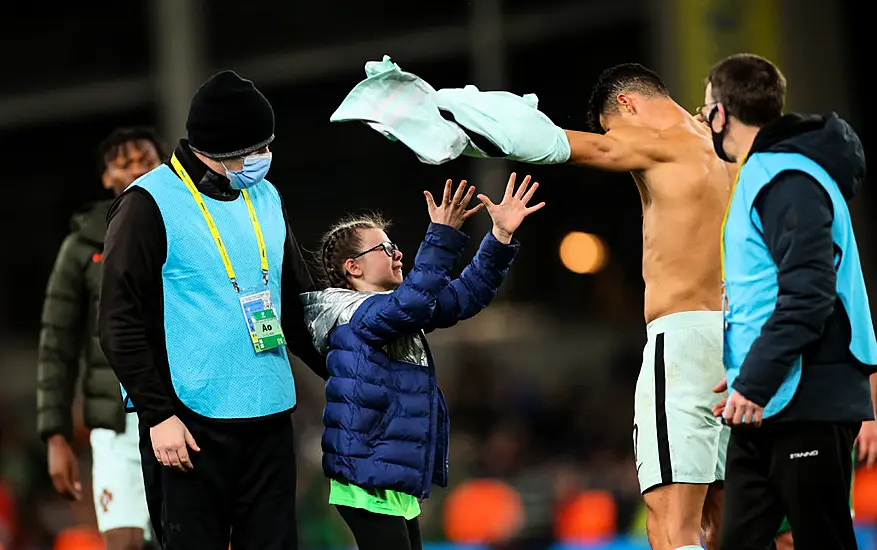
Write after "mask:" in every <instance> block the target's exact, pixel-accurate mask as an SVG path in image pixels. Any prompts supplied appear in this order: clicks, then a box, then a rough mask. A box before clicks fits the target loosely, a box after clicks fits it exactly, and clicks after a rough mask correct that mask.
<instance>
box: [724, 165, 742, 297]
mask: <svg viewBox="0 0 877 550" xmlns="http://www.w3.org/2000/svg"><path fill="white" fill-rule="evenodd" d="M748 157H749V155H746V157H743V162H741V163H740V169H739V170H737V177H735V178H734V183H733V184H732V185H731V195H730V196H729V197H728V207H727V208H725V217H724V218H722V245H721V249H720V255H721V261H722V285H723V286H724V283H725V226H726V225H728V215H729V214H730V213H731V203H732V202H733V201H734V191H735V190H736V189H737V182H738V181H740V173H741V172H743V165H744V164H746V159H747V158H748Z"/></svg>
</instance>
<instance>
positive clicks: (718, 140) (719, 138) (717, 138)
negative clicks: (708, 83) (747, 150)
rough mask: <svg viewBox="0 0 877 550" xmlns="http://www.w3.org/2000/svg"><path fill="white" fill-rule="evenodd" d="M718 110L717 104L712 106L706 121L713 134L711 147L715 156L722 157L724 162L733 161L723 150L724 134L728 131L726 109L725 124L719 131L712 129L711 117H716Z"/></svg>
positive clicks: (726, 113)
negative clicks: (714, 151)
mask: <svg viewBox="0 0 877 550" xmlns="http://www.w3.org/2000/svg"><path fill="white" fill-rule="evenodd" d="M718 112H719V106H718V105H716V106H715V107H714V108H713V112H712V113H710V116H709V119H707V122H708V123H709V125H710V133H711V134H712V135H713V149H715V150H716V156H717V157H719V158H720V159H722V160H723V161H725V162H734V161H733V160H731V158H730V157H728V153H726V152H725V134H727V133H728V111H727V109H726V110H725V126H724V127H722V131H721V132H716V131H714V130H713V119H714V118H716V114H718Z"/></svg>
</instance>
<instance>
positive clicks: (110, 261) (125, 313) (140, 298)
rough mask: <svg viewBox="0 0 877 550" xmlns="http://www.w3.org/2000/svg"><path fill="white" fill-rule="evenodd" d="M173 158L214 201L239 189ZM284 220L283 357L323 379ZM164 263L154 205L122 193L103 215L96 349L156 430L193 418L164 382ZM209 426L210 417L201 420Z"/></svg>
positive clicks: (301, 268) (300, 268) (137, 191)
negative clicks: (299, 361)
mask: <svg viewBox="0 0 877 550" xmlns="http://www.w3.org/2000/svg"><path fill="white" fill-rule="evenodd" d="M176 155H177V158H178V159H179V160H180V162H181V163H182V165H183V167H184V168H185V169H186V172H188V173H189V175H190V176H191V177H192V180H193V181H195V182H198V183H197V184H196V187H197V188H198V190H199V191H200V192H201V193H203V194H204V195H207V196H208V197H210V198H212V199H215V200H220V201H222V200H225V201H228V200H235V199H237V198H238V196H239V195H240V191H236V190H233V189H231V188H230V186H229V182H228V179H227V178H225V177H224V176H221V175H219V174H216V173H214V172H211V171H210V170H209V169H208V168H207V166H205V165H204V163H202V162H201V161H200V160H199V159H198V157H196V156H195V155H194V154H193V153H192V152H191V150H190V149H189V146H188V144H187V143H186V142H185V140H184V141H182V142H180V144H179V145H178V146H177V149H176ZM283 216H284V218H285V219H286V220H287V229H286V243H285V244H284V252H283V276H282V279H281V282H280V284H281V286H282V288H283V293H282V296H283V304H282V311H283V332H284V335H285V336H286V340H287V346H288V347H289V351H291V352H292V353H294V354H295V355H297V356H298V357H299V358H300V359H302V360H303V361H304V362H305V363H306V364H307V365H308V366H309V367H310V368H311V369H312V370H313V371H314V372H316V373H317V374H318V375H320V376H321V377H322V378H323V379H326V378H328V372H327V371H326V363H325V359H324V358H323V357H322V356H321V355H320V354H319V353H318V352H317V350H316V349H315V348H314V346H313V343H312V342H311V337H310V333H309V332H308V330H307V327H306V326H305V322H304V309H303V306H302V304H301V302H300V300H299V298H298V297H299V294H301V293H302V292H308V291H311V290H314V284H313V281H312V279H311V276H310V274H309V273H308V270H307V266H306V264H305V261H304V258H303V257H302V254H301V249H300V248H299V246H298V243H297V242H296V240H295V235H294V234H293V232H292V229H291V228H290V227H289V221H288V220H289V217H288V216H287V214H286V208H285V207H284V208H283ZM166 259H167V234H166V232H165V228H164V222H163V220H162V217H161V212H160V211H159V209H158V205H157V204H155V200H154V199H153V198H152V196H151V195H150V194H149V193H147V192H146V191H145V190H143V189H141V188H139V187H133V188H131V189H130V190H129V191H126V192H125V193H122V195H120V196H119V198H118V199H116V202H115V203H114V204H113V206H112V207H111V208H110V211H109V214H108V229H107V238H106V246H105V252H104V259H103V260H104V261H103V282H102V285H101V300H100V311H99V320H98V323H99V326H100V343H101V347H102V348H103V350H104V353H106V356H107V358H108V359H109V361H110V364H112V366H113V370H114V371H115V372H116V375H117V376H118V377H119V380H120V381H121V382H122V385H123V386H124V387H125V389H126V390H127V392H128V394H129V395H130V396H131V401H132V402H133V403H134V405H135V406H136V407H137V413H138V415H139V416H140V419H141V421H144V422H146V423H147V424H148V425H149V426H155V425H157V424H159V423H161V422H162V421H164V420H166V419H167V418H169V417H171V416H173V415H175V414H177V415H179V414H180V413H184V414H188V415H195V413H194V412H193V411H191V410H189V409H188V408H186V407H185V405H183V403H182V401H180V400H179V398H178V397H177V396H176V394H175V393H174V390H173V384H172V383H171V379H170V367H169V366H168V357H167V345H166V342H165V334H164V305H163V291H162V266H163V265H164V263H165V261H166ZM204 420H208V421H209V419H204Z"/></svg>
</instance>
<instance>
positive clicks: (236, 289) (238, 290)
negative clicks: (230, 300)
mask: <svg viewBox="0 0 877 550" xmlns="http://www.w3.org/2000/svg"><path fill="white" fill-rule="evenodd" d="M231 286H233V287H234V290H235V292H237V293H238V294H240V293H241V287H239V286H238V281H237V279H231Z"/></svg>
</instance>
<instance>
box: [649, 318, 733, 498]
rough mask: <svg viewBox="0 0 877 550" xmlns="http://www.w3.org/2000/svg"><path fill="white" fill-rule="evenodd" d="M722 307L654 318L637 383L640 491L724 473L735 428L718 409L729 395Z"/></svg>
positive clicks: (719, 478) (701, 480)
mask: <svg viewBox="0 0 877 550" xmlns="http://www.w3.org/2000/svg"><path fill="white" fill-rule="evenodd" d="M722 323H723V319H722V312H720V311H689V312H682V313H674V314H671V315H667V316H665V317H661V318H659V319H655V320H654V321H652V322H651V323H649V325H648V328H647V332H648V342H647V343H646V348H645V350H644V351H643V364H642V369H641V370H640V374H639V379H638V380H637V382H636V395H635V396H634V416H633V448H634V457H635V460H636V470H637V476H638V477H639V484H640V490H641V491H642V492H643V493H645V492H646V491H648V490H649V489H652V488H654V487H657V486H660V485H667V484H670V483H703V484H708V483H713V482H714V481H723V480H724V479H725V457H726V453H727V450H728V438H729V437H730V435H731V430H730V428H728V427H727V426H724V425H723V424H722V423H721V422H720V421H719V420H718V419H717V418H715V417H714V416H713V413H712V408H713V405H715V404H716V403H718V402H719V401H720V400H721V399H723V398H724V397H725V396H726V395H727V394H726V393H723V394H716V393H713V391H712V389H713V387H715V385H716V384H718V383H719V382H721V380H722V378H723V377H724V376H725V368H724V365H723V364H722V341H723V334H722Z"/></svg>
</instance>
